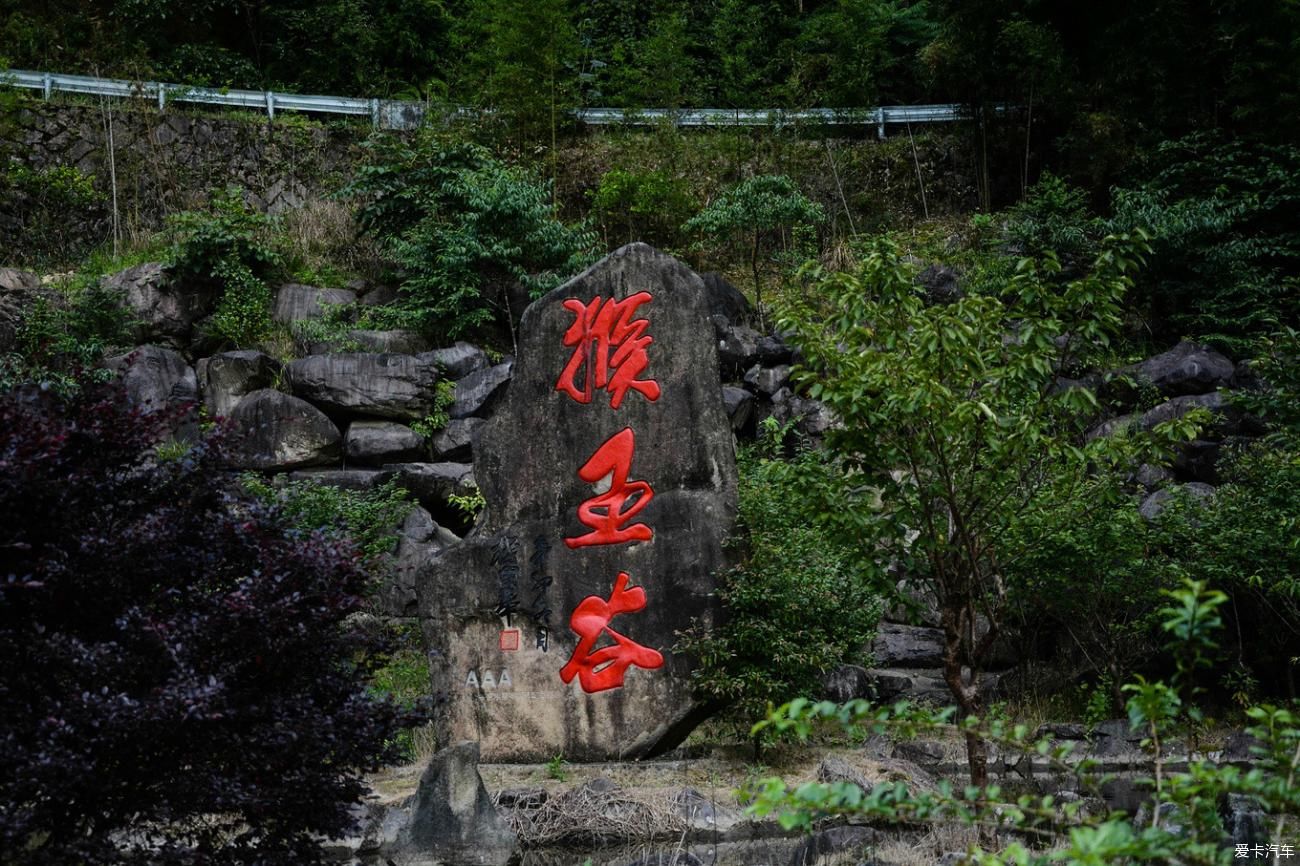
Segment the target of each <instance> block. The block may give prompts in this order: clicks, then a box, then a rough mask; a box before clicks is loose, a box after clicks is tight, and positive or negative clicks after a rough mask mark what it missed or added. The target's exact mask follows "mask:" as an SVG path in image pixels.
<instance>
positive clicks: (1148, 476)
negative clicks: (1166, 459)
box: [1134, 463, 1174, 490]
mask: <svg viewBox="0 0 1300 866" xmlns="http://www.w3.org/2000/svg"><path fill="white" fill-rule="evenodd" d="M1173 477H1174V474H1173V473H1172V472H1170V471H1169V470H1168V469H1166V468H1165V467H1163V466H1153V465H1152V464H1150V463H1143V464H1142V465H1141V466H1139V467H1138V470H1137V473H1136V474H1135V475H1134V480H1135V481H1137V483H1138V484H1141V485H1142V486H1143V487H1145V488H1146V489H1147V490H1155V489H1156V488H1158V487H1164V486H1165V485H1166V484H1168V483H1169V482H1170V481H1171V480H1173Z"/></svg>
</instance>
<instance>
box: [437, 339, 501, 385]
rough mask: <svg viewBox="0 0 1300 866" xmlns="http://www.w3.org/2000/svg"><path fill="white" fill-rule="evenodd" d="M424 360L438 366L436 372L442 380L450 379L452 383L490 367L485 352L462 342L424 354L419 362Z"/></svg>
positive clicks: (471, 344)
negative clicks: (426, 359) (440, 375)
mask: <svg viewBox="0 0 1300 866" xmlns="http://www.w3.org/2000/svg"><path fill="white" fill-rule="evenodd" d="M425 358H428V359H429V360H431V361H433V362H434V363H435V364H437V365H438V371H439V372H440V373H442V375H443V378H445V379H451V380H452V381H453V382H454V381H459V380H460V379H464V378H465V377H466V376H468V375H469V374H470V373H474V372H476V371H478V370H486V369H487V368H488V367H489V366H491V362H489V361H488V356H487V353H486V352H484V351H483V350H482V349H480V348H479V347H478V346H475V345H474V344H473V343H466V342H463V341H462V342H459V343H457V344H456V345H454V346H449V347H447V348H445V349H434V350H433V351H432V352H424V353H423V354H422V355H421V360H423V359H425Z"/></svg>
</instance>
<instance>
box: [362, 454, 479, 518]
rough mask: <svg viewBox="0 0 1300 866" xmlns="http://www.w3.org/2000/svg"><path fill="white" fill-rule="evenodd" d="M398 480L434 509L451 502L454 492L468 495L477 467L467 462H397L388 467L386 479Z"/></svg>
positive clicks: (386, 467)
mask: <svg viewBox="0 0 1300 866" xmlns="http://www.w3.org/2000/svg"><path fill="white" fill-rule="evenodd" d="M389 478H394V479H396V480H397V483H398V484H399V485H401V486H402V487H404V488H406V489H407V490H409V491H410V492H411V495H412V496H414V497H415V498H416V500H417V501H418V502H419V503H420V504H421V505H423V506H424V507H425V508H429V509H430V510H438V509H440V508H442V507H444V506H445V505H446V504H447V497H448V496H450V495H451V494H453V493H454V494H457V495H460V496H464V495H467V494H469V493H471V492H472V491H473V490H474V467H473V466H471V465H469V464H467V463H397V464H389V465H387V466H385V467H384V479H383V480H385V481H386V480H388V479H389Z"/></svg>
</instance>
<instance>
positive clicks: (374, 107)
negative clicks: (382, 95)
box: [370, 99, 379, 129]
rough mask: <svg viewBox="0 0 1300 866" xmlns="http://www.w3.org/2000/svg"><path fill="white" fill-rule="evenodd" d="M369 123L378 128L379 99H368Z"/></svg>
mask: <svg viewBox="0 0 1300 866" xmlns="http://www.w3.org/2000/svg"><path fill="white" fill-rule="evenodd" d="M370 125H371V126H373V127H374V128H375V129H378V128H379V100H378V99H372V100H370Z"/></svg>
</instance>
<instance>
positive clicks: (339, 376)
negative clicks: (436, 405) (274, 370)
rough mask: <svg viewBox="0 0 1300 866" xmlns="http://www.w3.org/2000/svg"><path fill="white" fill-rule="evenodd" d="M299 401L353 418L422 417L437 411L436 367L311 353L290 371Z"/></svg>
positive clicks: (407, 359)
mask: <svg viewBox="0 0 1300 866" xmlns="http://www.w3.org/2000/svg"><path fill="white" fill-rule="evenodd" d="M286 370H287V373H288V380H289V385H290V387H291V388H292V390H293V393H294V395H295V396H297V397H301V398H303V399H304V400H310V401H311V402H312V403H314V404H316V405H317V406H320V407H321V408H323V409H326V410H327V411H331V412H334V413H337V414H344V415H353V416H358V415H359V416H373V417H377V418H392V419H395V420H399V421H405V420H414V419H418V418H423V417H424V416H426V415H428V414H429V412H430V411H431V410H432V409H433V400H434V397H435V395H436V386H437V383H438V370H437V367H436V366H435V365H434V364H432V363H431V362H429V361H427V360H421V357H420V356H416V355H374V354H363V353H355V354H342V355H311V356H309V357H306V358H301V359H299V360H297V361H293V362H291V363H290V364H289V365H288V367H286Z"/></svg>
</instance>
